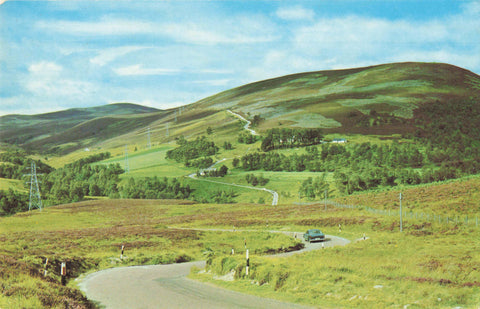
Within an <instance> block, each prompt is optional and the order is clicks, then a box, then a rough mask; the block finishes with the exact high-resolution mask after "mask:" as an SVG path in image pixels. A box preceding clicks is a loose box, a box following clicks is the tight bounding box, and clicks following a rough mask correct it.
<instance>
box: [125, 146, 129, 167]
mask: <svg viewBox="0 0 480 309" xmlns="http://www.w3.org/2000/svg"><path fill="white" fill-rule="evenodd" d="M128 172H130V167H129V166H128V147H127V145H125V174H128Z"/></svg>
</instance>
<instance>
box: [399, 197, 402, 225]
mask: <svg viewBox="0 0 480 309" xmlns="http://www.w3.org/2000/svg"><path fill="white" fill-rule="evenodd" d="M399 198H400V232H403V219H402V192H400V196H399Z"/></svg>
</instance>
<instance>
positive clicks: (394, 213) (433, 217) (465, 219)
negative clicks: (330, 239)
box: [319, 200, 479, 228]
mask: <svg viewBox="0 0 480 309" xmlns="http://www.w3.org/2000/svg"><path fill="white" fill-rule="evenodd" d="M319 203H323V204H325V203H326V204H327V205H330V206H333V207H336V208H347V209H359V210H366V211H368V212H370V213H374V214H377V215H383V216H390V217H400V210H392V209H377V208H373V207H369V206H360V205H346V204H341V203H338V202H335V201H329V200H327V201H322V202H319ZM402 217H403V218H404V219H409V218H410V219H416V220H422V221H426V222H430V223H437V224H440V225H447V226H448V225H450V224H455V225H458V224H463V225H465V226H474V227H476V228H478V227H479V222H478V216H475V217H473V216H470V217H469V216H468V215H465V216H458V215H457V216H454V217H453V216H445V215H443V216H442V215H437V214H431V213H430V214H429V213H424V212H420V213H419V212H413V211H402Z"/></svg>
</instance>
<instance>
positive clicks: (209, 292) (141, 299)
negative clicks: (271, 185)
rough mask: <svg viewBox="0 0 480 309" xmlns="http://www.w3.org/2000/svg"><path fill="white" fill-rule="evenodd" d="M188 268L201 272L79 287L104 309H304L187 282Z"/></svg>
mask: <svg viewBox="0 0 480 309" xmlns="http://www.w3.org/2000/svg"><path fill="white" fill-rule="evenodd" d="M275 232H276V231H275ZM282 233H283V232H282ZM287 233H288V232H287ZM289 234H291V235H292V236H293V235H295V234H296V235H297V237H298V238H300V237H302V236H303V234H302V233H292V232H290V233H289ZM347 243H349V241H348V240H346V239H343V238H340V237H336V236H329V235H327V238H326V241H325V242H324V243H323V245H324V247H332V246H337V245H346V244H347ZM322 247H323V246H322V243H312V244H308V243H307V244H306V247H305V248H304V249H302V250H300V251H298V252H288V253H282V254H278V255H274V257H285V256H289V255H292V254H296V253H300V252H305V251H309V250H316V249H322ZM192 266H196V267H198V268H204V267H205V262H204V261H198V262H191V263H182V264H169V265H149V266H132V267H120V268H112V269H107V270H103V271H99V272H96V273H93V274H90V275H88V276H86V277H85V278H84V279H83V280H82V281H81V283H80V284H79V286H80V289H81V290H82V291H83V292H84V293H85V295H86V296H87V297H88V298H89V299H90V300H93V301H95V302H97V303H98V304H99V305H101V306H102V307H105V308H107V309H110V308H112V309H123V308H125V309H126V308H128V309H132V308H142V309H143V308H145V309H148V308H182V309H183V308H208V309H210V308H212V309H215V308H222V309H224V308H262V309H263V308H275V309H282V308H308V307H305V306H301V305H298V304H293V303H285V302H281V301H277V300H272V299H267V298H262V297H257V296H253V295H248V294H243V293H239V292H234V291H230V290H226V289H223V288H219V287H216V286H213V285H210V284H206V283H202V282H198V281H194V280H191V279H188V278H187V275H188V274H189V273H190V269H191V268H192Z"/></svg>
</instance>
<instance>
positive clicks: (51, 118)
mask: <svg viewBox="0 0 480 309" xmlns="http://www.w3.org/2000/svg"><path fill="white" fill-rule="evenodd" d="M161 113H162V112H161V111H160V110H158V109H155V108H150V107H145V106H141V105H136V104H130V103H117V104H109V105H104V106H97V107H90V108H73V109H68V110H64V111H59V112H53V113H46V114H39V115H6V116H2V117H0V132H1V135H0V142H4V143H8V144H16V145H21V146H23V147H24V148H26V149H32V150H36V151H40V152H59V153H66V152H70V151H72V150H76V149H79V148H82V147H84V146H88V145H91V144H92V143H94V142H98V141H101V140H105V139H108V138H111V137H112V136H116V135H119V134H123V133H125V132H128V131H131V130H133V129H134V128H138V127H143V126H145V125H148V123H149V122H151V121H153V120H154V119H156V117H157V118H158V116H156V115H159V114H160V115H161ZM146 114H148V115H149V117H147V118H145V119H144V118H143V117H142V115H146ZM139 119H141V120H140V121H139Z"/></svg>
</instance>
